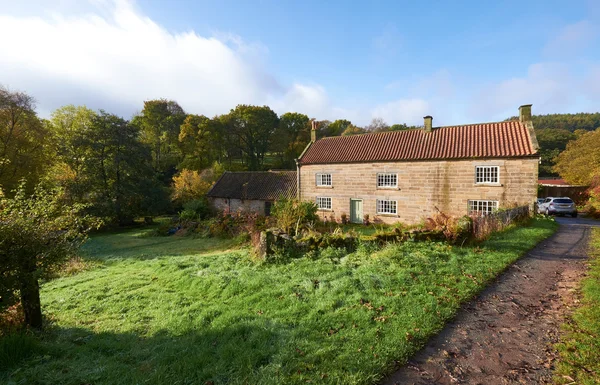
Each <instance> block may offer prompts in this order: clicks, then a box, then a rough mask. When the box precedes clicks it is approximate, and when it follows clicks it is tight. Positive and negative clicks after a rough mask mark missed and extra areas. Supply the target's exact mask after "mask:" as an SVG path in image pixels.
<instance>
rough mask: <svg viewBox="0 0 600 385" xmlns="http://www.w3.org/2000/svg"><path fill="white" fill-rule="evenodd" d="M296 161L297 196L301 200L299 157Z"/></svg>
mask: <svg viewBox="0 0 600 385" xmlns="http://www.w3.org/2000/svg"><path fill="white" fill-rule="evenodd" d="M294 162H296V198H298V200H300V198H301V196H300V162H298V158H296V159H294Z"/></svg>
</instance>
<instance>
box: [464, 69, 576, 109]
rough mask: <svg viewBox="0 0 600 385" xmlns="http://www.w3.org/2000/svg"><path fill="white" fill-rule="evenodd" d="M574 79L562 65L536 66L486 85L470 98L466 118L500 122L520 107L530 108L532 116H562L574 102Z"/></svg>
mask: <svg viewBox="0 0 600 385" xmlns="http://www.w3.org/2000/svg"><path fill="white" fill-rule="evenodd" d="M573 83H574V78H573V76H572V75H571V73H570V71H569V68H568V67H567V66H566V65H563V64H558V63H537V64H532V65H530V66H529V68H528V71H527V74H526V75H525V76H523V77H515V78H512V79H508V80H504V81H501V82H498V83H493V84H488V85H486V86H484V87H482V89H481V90H480V91H479V92H478V93H476V94H475V95H474V98H472V100H471V104H470V105H471V107H470V109H469V111H468V112H469V115H471V116H475V117H476V118H477V119H486V118H487V119H489V118H490V117H495V118H497V119H500V118H502V117H504V118H506V117H508V116H512V115H515V114H516V112H517V108H518V106H519V105H522V104H531V103H533V104H534V113H542V112H544V113H548V112H563V111H564V108H565V106H570V105H571V103H572V102H573V101H574V98H575V95H574V93H573V91H574V89H573Z"/></svg>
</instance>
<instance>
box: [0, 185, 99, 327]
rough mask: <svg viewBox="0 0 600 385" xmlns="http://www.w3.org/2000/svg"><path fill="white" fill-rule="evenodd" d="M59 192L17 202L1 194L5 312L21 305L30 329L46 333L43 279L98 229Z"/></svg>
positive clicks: (0, 284)
mask: <svg viewBox="0 0 600 385" xmlns="http://www.w3.org/2000/svg"><path fill="white" fill-rule="evenodd" d="M82 209H83V206H81V205H73V206H68V205H64V204H63V202H62V201H61V195H60V192H59V191H58V190H55V191H51V192H49V191H45V190H43V189H41V188H38V189H36V191H35V192H34V194H33V195H28V194H27V193H26V192H25V186H24V184H22V185H21V187H19V189H17V191H16V193H15V195H14V197H13V198H8V197H6V196H5V195H4V194H3V193H2V191H1V190H0V311H2V310H3V309H4V308H6V307H8V306H11V305H13V304H14V303H16V302H18V301H19V300H20V301H21V305H22V307H23V312H24V315H25V324H26V325H27V326H30V327H33V328H36V329H41V328H42V311H41V304H40V287H39V280H40V278H43V277H44V276H45V275H47V274H48V273H49V272H51V271H52V270H54V269H56V268H57V267H59V266H60V265H61V264H62V263H64V262H66V261H67V260H68V259H69V258H70V257H72V256H73V255H75V253H76V251H77V249H78V248H79V246H80V245H81V244H82V242H83V241H84V240H85V234H86V233H87V231H88V230H89V229H90V226H91V225H93V223H94V221H92V220H91V218H89V217H86V216H83V215H81V211H82Z"/></svg>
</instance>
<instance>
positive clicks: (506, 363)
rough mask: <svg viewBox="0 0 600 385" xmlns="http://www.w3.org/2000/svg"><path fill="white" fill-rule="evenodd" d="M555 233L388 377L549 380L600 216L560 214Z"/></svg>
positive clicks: (394, 380) (402, 380)
mask: <svg viewBox="0 0 600 385" xmlns="http://www.w3.org/2000/svg"><path fill="white" fill-rule="evenodd" d="M557 221H558V222H559V223H560V224H561V226H560V229H559V230H558V231H557V232H556V234H555V235H553V236H552V237H550V238H548V239H546V240H545V241H543V242H541V243H540V244H539V245H538V246H537V247H536V248H535V249H533V250H532V251H531V252H529V253H528V254H527V255H526V256H525V257H523V258H521V259H520V260H519V261H517V262H516V263H515V264H514V265H513V266H511V267H510V268H509V269H508V270H507V271H506V272H505V273H504V274H503V275H502V276H501V277H500V278H499V279H498V280H497V282H496V283H495V284H493V285H492V286H490V287H489V288H488V289H486V290H485V291H484V292H483V293H482V294H481V295H480V296H479V297H478V298H477V299H476V300H474V301H472V302H471V303H469V304H467V305H465V306H464V307H463V309H462V310H461V311H460V312H459V314H458V315H457V317H456V318H455V320H454V321H453V322H452V323H449V324H448V325H447V326H446V327H445V328H444V330H443V331H442V332H441V333H440V334H439V335H438V336H436V337H434V338H432V340H431V341H430V342H429V343H428V345H427V346H426V347H425V348H424V349H423V350H422V351H421V352H420V353H418V354H417V355H416V356H415V357H414V358H413V360H411V361H410V362H409V363H408V364H407V365H406V366H404V367H402V368H400V370H398V371H397V372H396V373H394V374H393V375H391V376H389V377H388V378H387V379H386V380H385V381H384V382H383V383H384V384H485V385H495V384H544V383H550V382H551V379H552V365H553V360H554V357H555V353H554V351H553V349H552V344H553V343H554V342H556V341H557V337H558V331H559V326H560V324H561V323H562V320H563V315H564V314H565V313H566V312H567V311H568V310H569V307H570V306H571V304H572V303H573V302H574V301H576V298H575V295H574V288H575V287H577V283H578V282H579V280H580V279H581V277H582V276H583V275H584V273H585V264H584V262H585V259H586V258H587V256H586V250H587V242H588V236H589V233H590V229H591V227H593V226H600V222H598V221H594V220H590V219H585V218H573V219H572V218H557Z"/></svg>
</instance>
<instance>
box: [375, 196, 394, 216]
mask: <svg viewBox="0 0 600 385" xmlns="http://www.w3.org/2000/svg"><path fill="white" fill-rule="evenodd" d="M377 214H398V202H397V201H389V200H385V199H377Z"/></svg>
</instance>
